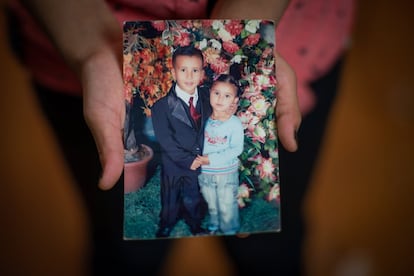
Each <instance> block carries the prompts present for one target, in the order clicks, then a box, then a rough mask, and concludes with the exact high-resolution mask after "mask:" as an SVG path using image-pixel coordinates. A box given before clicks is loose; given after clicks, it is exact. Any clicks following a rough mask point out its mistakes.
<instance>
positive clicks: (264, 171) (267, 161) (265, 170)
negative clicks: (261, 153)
mask: <svg viewBox="0 0 414 276" xmlns="http://www.w3.org/2000/svg"><path fill="white" fill-rule="evenodd" d="M256 169H257V170H258V171H259V175H260V178H265V177H267V178H269V179H270V180H272V181H273V180H276V176H275V169H276V166H275V165H274V164H273V161H272V158H263V159H262V162H260V163H259V164H258V165H257V167H256Z"/></svg>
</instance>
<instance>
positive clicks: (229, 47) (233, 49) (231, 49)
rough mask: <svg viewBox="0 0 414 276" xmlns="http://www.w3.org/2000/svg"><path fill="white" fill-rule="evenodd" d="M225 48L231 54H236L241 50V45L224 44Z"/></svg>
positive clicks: (229, 42)
mask: <svg viewBox="0 0 414 276" xmlns="http://www.w3.org/2000/svg"><path fill="white" fill-rule="evenodd" d="M223 48H224V50H226V51H227V52H229V53H230V54H234V53H235V52H237V51H238V50H239V49H240V48H239V45H237V44H236V43H234V42H233V41H225V42H223Z"/></svg>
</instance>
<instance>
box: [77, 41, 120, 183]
mask: <svg viewBox="0 0 414 276" xmlns="http://www.w3.org/2000/svg"><path fill="white" fill-rule="evenodd" d="M115 51H116V50H113V49H107V50H105V49H103V50H101V51H99V52H97V53H96V54H95V55H93V56H91V57H90V58H88V60H87V61H86V62H85V63H84V64H83V66H82V71H81V78H82V86H83V89H84V92H83V109H84V116H85V120H86V123H87V124H88V126H89V128H90V130H91V132H92V135H93V136H94V139H95V142H96V146H97V149H98V153H99V157H100V161H101V165H102V170H103V171H102V176H101V178H100V180H99V187H100V188H101V189H103V190H107V189H110V188H112V187H113V186H114V185H115V183H116V182H117V181H118V179H119V177H120V176H121V174H122V170H123V167H124V153H123V144H122V141H123V139H122V136H123V133H122V129H123V125H124V119H125V105H124V98H123V82H122V73H121V66H120V62H119V60H118V58H117V57H118V55H119V53H115Z"/></svg>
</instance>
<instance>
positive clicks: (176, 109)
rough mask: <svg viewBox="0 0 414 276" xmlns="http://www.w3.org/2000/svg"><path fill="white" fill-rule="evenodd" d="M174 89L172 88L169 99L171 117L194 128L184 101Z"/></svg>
mask: <svg viewBox="0 0 414 276" xmlns="http://www.w3.org/2000/svg"><path fill="white" fill-rule="evenodd" d="M174 87H175V86H174ZM174 87H173V88H171V89H172V90H171V91H170V93H169V97H168V106H169V107H170V111H171V115H172V116H173V117H175V118H176V119H178V120H179V121H181V122H183V123H184V124H186V125H188V126H189V127H191V128H192V127H193V124H192V123H191V121H190V118H189V117H188V114H187V112H186V110H185V108H184V105H183V103H182V101H181V100H180V99H179V98H178V97H177V94H176V93H175V88H174Z"/></svg>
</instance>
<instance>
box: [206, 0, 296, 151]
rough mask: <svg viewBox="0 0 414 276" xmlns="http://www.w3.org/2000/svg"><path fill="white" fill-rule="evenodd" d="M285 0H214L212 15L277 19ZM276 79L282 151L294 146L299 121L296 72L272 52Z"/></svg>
mask: <svg viewBox="0 0 414 276" xmlns="http://www.w3.org/2000/svg"><path fill="white" fill-rule="evenodd" d="M288 4H289V1H288V0H255V1H251V0H218V2H217V4H216V6H215V7H214V9H213V11H212V14H211V17H212V18H239V19H243V18H259V19H260V18H268V19H273V20H275V24H276V26H277V23H278V22H279V21H280V19H281V17H282V15H283V12H284V10H285V9H286V7H287V5H288ZM275 57H276V78H277V81H278V95H277V96H278V100H277V106H276V115H277V126H278V135H279V139H280V142H281V143H282V145H283V146H284V147H285V149H286V150H288V151H291V152H294V151H296V150H297V148H298V144H297V141H296V133H297V131H298V129H299V126H300V123H301V114H300V110H299V104H298V99H297V95H296V75H295V72H294V71H293V69H292V67H290V65H289V64H288V63H287V62H286V61H285V60H284V59H283V57H281V56H280V54H279V53H277V52H276V55H275Z"/></svg>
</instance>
